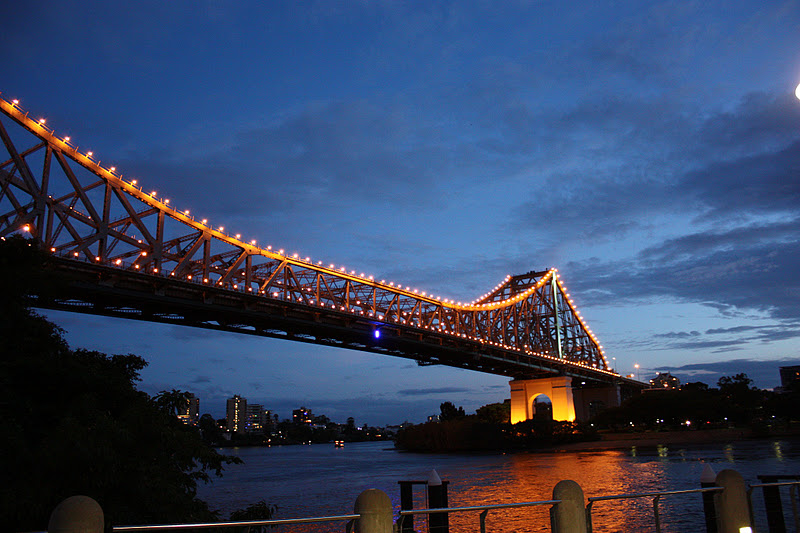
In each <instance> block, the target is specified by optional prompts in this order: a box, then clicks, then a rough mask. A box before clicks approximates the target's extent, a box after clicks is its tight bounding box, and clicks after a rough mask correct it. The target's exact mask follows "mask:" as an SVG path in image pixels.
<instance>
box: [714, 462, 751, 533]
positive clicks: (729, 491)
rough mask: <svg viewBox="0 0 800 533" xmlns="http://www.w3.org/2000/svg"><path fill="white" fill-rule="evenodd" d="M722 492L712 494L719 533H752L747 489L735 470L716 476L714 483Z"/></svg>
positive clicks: (725, 471) (727, 470)
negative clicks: (750, 532)
mask: <svg viewBox="0 0 800 533" xmlns="http://www.w3.org/2000/svg"><path fill="white" fill-rule="evenodd" d="M715 483H716V485H717V486H718V487H723V489H724V490H723V491H722V492H717V493H715V494H714V507H715V508H716V510H717V531H718V532H719V533H741V532H744V531H752V527H753V523H752V520H751V518H750V505H749V504H748V502H747V487H746V486H745V483H744V478H742V475H741V474H740V473H739V472H737V471H736V470H731V469H726V470H723V471H721V472H720V473H719V474H717V479H716V481H715Z"/></svg>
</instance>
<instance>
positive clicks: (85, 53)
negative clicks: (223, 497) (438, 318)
mask: <svg viewBox="0 0 800 533" xmlns="http://www.w3.org/2000/svg"><path fill="white" fill-rule="evenodd" d="M118 4H127V7H125V6H124V5H118ZM3 17H4V23H3V26H4V28H3V31H2V32H0V50H2V52H3V63H4V68H3V75H2V77H0V92H2V94H0V96H2V97H3V98H5V99H6V100H11V99H19V100H20V105H21V106H22V107H23V108H24V109H26V110H27V111H29V112H30V113H32V114H35V115H37V116H43V117H47V124H48V125H49V126H51V127H52V128H54V130H55V132H56V134H59V135H70V136H71V138H72V139H73V142H74V143H75V144H77V145H79V146H80V147H81V149H82V150H83V149H90V150H92V151H93V152H94V153H95V154H96V157H97V158H98V159H100V160H101V161H102V162H103V163H104V164H105V163H108V164H114V165H115V166H116V167H117V168H118V169H120V170H121V172H122V173H123V174H124V175H126V176H135V177H137V179H139V181H140V183H142V184H143V185H144V186H145V187H152V188H153V189H156V190H158V191H159V195H163V196H164V197H167V198H170V199H172V203H173V205H175V206H176V207H178V208H182V209H191V210H192V212H193V213H196V214H197V215H199V216H202V217H203V218H208V219H209V220H210V221H211V223H212V224H215V225H224V226H225V227H226V228H230V229H231V231H232V232H235V233H241V234H242V236H243V239H246V240H249V239H257V240H258V242H259V243H260V244H263V245H266V244H271V245H273V246H274V247H279V248H285V249H286V250H287V252H298V253H300V254H301V255H304V256H310V257H312V258H313V259H315V260H316V259H320V260H323V261H325V262H331V263H336V264H340V265H346V266H347V267H348V268H352V269H355V270H357V271H359V272H365V273H366V274H368V275H369V274H371V275H374V276H375V277H376V278H377V279H387V280H388V279H392V280H396V281H398V282H402V283H403V284H404V285H409V286H411V287H416V288H419V289H420V290H425V291H428V292H429V293H435V294H438V295H441V296H442V297H447V298H452V299H455V300H464V301H468V300H472V299H474V298H475V297H476V296H479V295H481V294H483V293H485V292H486V291H487V290H488V289H489V288H491V287H494V286H495V285H496V284H497V283H498V282H500V281H501V280H503V278H504V277H505V276H506V275H508V274H520V273H524V272H528V271H530V270H545V269H547V268H550V267H556V268H558V269H559V272H560V274H561V276H562V279H563V280H564V282H565V284H566V285H567V286H568V287H569V289H570V292H571V294H572V296H573V299H574V300H575V302H576V304H577V306H578V308H579V309H580V310H581V312H582V314H583V316H584V317H585V319H586V321H587V322H588V324H589V325H590V327H591V328H592V330H593V331H594V332H595V334H596V335H597V336H598V337H599V339H600V341H601V342H602V344H603V346H604V347H605V352H606V356H607V357H608V359H609V360H613V361H615V363H616V367H617V370H618V371H619V372H620V373H623V374H624V373H629V372H633V368H634V364H636V363H638V364H639V365H640V367H641V368H640V369H639V374H640V378H641V379H643V380H646V379H649V378H650V377H653V376H654V374H655V372H656V371H666V370H669V371H671V372H672V373H673V374H676V375H678V376H679V377H680V378H681V380H682V381H684V382H685V381H706V382H707V383H709V384H712V385H714V384H716V381H717V379H718V378H719V376H721V375H731V374H734V373H737V372H747V373H748V375H750V376H751V377H752V378H754V379H755V380H756V384H757V385H758V386H760V387H773V386H776V385H778V384H779V376H778V367H779V366H785V365H788V364H800V276H798V272H800V241H799V240H798V235H800V100H798V98H797V97H795V94H794V92H795V87H797V85H798V83H800V3H798V2H797V1H796V0H787V1H770V0H766V1H765V0H753V1H736V0H730V1H725V2H721V1H711V2H709V1H696V2H695V1H679V2H643V1H630V2H617V1H606V2H590V1H581V0H578V1H573V2H550V1H538V2H537V1H531V2H526V1H522V0H515V1H508V2H484V1H480V2H478V1H475V2H471V1H464V2H456V1H453V2H438V1H430V2H427V1H426V2H400V1H380V0H376V1H366V0H362V1H351V2H334V1H331V2H323V1H319V2H317V1H294V0H292V1H285V2H283V1H280V2H279V1H269V2H230V3H229V2H213V1H195V2H183V1H177V2H162V1H158V2H153V1H139V2H130V3H122V2H105V1H104V2H85V1H82V2H72V1H61V2H45V1H26V2H11V3H9V4H8V5H6V6H5V7H4V11H3ZM46 315H47V316H49V317H50V318H51V319H52V320H54V321H55V322H56V323H57V324H59V325H60V326H61V327H63V328H64V329H65V330H66V331H67V338H68V340H69V342H70V344H71V345H72V346H73V347H85V348H90V349H97V350H101V351H104V352H107V353H135V354H137V355H141V356H142V357H144V358H145V359H147V360H148V361H149V363H150V365H149V367H148V368H147V369H146V370H145V371H144V372H143V373H142V378H143V380H142V383H141V388H142V389H143V390H145V391H147V392H149V393H156V392H158V391H160V390H164V389H182V390H189V391H192V392H194V393H195V394H196V395H197V396H199V397H200V400H201V411H202V412H211V413H212V414H214V415H215V416H217V417H219V416H223V415H224V402H225V398H227V397H230V396H232V395H233V394H241V395H242V396H244V397H246V398H247V399H248V400H249V401H251V402H256V403H263V404H264V406H265V408H267V409H273V410H276V411H277V413H278V414H279V415H280V417H281V418H288V417H290V416H291V409H293V408H297V407H299V406H300V405H304V406H306V407H308V408H310V409H311V410H313V412H314V413H315V414H326V415H328V416H329V417H330V418H331V419H333V420H335V421H339V422H344V421H345V419H346V418H347V417H348V416H353V417H354V418H355V419H356V422H357V423H359V424H362V423H368V424H370V425H382V424H391V423H400V422H402V421H404V420H409V421H412V422H420V421H423V420H424V417H425V416H427V415H430V414H435V413H437V412H438V411H439V404H440V403H441V402H443V401H452V402H453V403H455V404H456V405H463V406H464V408H465V409H466V410H467V411H468V412H472V411H474V410H475V409H476V408H477V407H479V406H481V405H484V404H487V403H493V402H501V401H503V399H505V398H508V397H509V387H508V378H504V377H501V376H492V375H488V374H482V373H478V372H473V371H467V370H458V369H451V368H447V367H436V366H433V367H430V366H428V367H418V366H417V365H416V364H415V363H414V362H413V361H409V360H405V359H400V358H393V357H389V356H384V355H377V354H371V353H362V352H353V351H346V350H341V349H334V348H324V347H318V346H314V345H308V344H302V343H291V342H287V341H279V340H273V339H265V338H258V337H251V336H246V335H236V334H232V333H220V332H214V331H207V330H198V329H192V328H185V327H184V328H182V327H178V326H166V325H157V324H148V323H141V322H135V321H125V320H121V319H106V318H100V317H92V316H83V315H76V314H69V313H61V312H59V313H56V312H47V313H46ZM612 358H614V359H612Z"/></svg>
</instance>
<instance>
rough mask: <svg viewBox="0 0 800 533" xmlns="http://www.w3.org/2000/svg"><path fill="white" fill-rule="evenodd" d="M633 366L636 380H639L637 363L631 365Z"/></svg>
mask: <svg viewBox="0 0 800 533" xmlns="http://www.w3.org/2000/svg"><path fill="white" fill-rule="evenodd" d="M633 368H635V369H636V381H639V363H636V364H635V365H633Z"/></svg>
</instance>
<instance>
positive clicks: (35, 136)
mask: <svg viewBox="0 0 800 533" xmlns="http://www.w3.org/2000/svg"><path fill="white" fill-rule="evenodd" d="M0 110H1V111H2V112H3V114H4V115H5V116H7V117H9V118H11V119H12V121H9V124H10V125H11V126H17V129H18V130H19V131H18V132H16V133H20V132H22V133H24V135H23V137H25V140H24V141H23V142H24V143H28V144H30V147H29V148H25V146H26V145H25V144H20V143H19V142H18V141H17V140H16V136H14V137H12V134H11V133H9V131H8V130H7V129H6V127H5V126H4V124H3V121H2V120H0V139H1V140H2V142H3V146H4V147H5V149H6V152H7V154H8V158H7V159H5V158H4V157H3V156H2V155H0V159H3V161H2V162H1V163H0V237H3V236H6V235H9V234H11V233H16V232H20V231H23V230H27V232H29V233H30V234H31V235H32V236H33V237H35V238H36V239H37V240H38V241H39V242H40V243H41V246H42V247H43V249H45V250H48V251H50V252H51V253H52V254H53V256H54V257H56V258H59V260H58V261H56V262H54V263H53V264H57V265H58V269H59V270H60V271H63V272H69V273H70V274H71V275H73V276H74V286H73V288H71V289H70V290H69V291H68V294H67V293H65V295H64V296H63V297H62V298H57V299H54V300H51V301H41V302H39V305H41V306H50V307H58V308H65V309H73V310H76V311H82V312H92V313H97V314H109V315H114V316H128V317H131V318H138V319H142V320H152V321H166V322H177V323H183V324H187V325H194V326H198V327H209V328H214V329H230V330H232V331H240V330H241V331H242V332H245V333H253V334H259V335H265V336H279V337H287V338H293V339H294V340H301V341H306V342H317V343H323V344H331V345H342V343H345V344H347V347H351V348H352V347H355V348H356V349H369V350H370V351H378V352H384V351H385V350H386V347H387V346H390V345H392V344H394V345H396V346H395V348H394V350H395V352H397V353H392V355H399V356H403V357H410V358H413V359H416V360H417V361H420V362H434V363H442V364H449V365H452V366H461V367H466V368H475V369H478V370H483V371H487V372H494V373H500V374H503V375H510V376H515V377H518V376H526V375H533V374H537V373H553V372H569V373H573V374H577V375H582V376H585V375H590V376H595V377H598V376H613V374H612V373H611V372H610V371H609V368H608V365H607V362H606V360H605V358H604V356H603V354H602V350H601V348H600V346H599V343H598V342H597V340H596V339H595V338H594V337H593V335H592V334H591V332H590V331H589V330H588V328H587V327H586V326H585V324H584V323H583V322H582V320H581V319H580V317H579V315H578V313H577V311H576V310H575V309H574V307H573V305H572V303H571V301H570V300H569V298H568V296H567V295H566V293H565V291H564V289H563V287H562V285H561V282H560V280H559V279H558V275H557V273H556V272H555V271H554V270H548V271H541V272H529V273H527V274H524V275H520V276H514V277H508V278H507V279H506V280H505V281H504V282H503V283H502V284H500V285H498V287H496V288H495V289H494V290H493V291H491V292H490V293H489V294H487V295H485V296H484V297H482V298H480V299H478V300H476V301H474V302H472V303H470V304H455V303H453V302H448V301H443V300H439V299H436V298H433V297H431V296H427V295H425V294H424V293H423V294H418V293H417V292H416V291H411V290H409V289H408V288H406V289H403V288H402V287H400V286H395V285H394V284H392V283H389V284H387V283H385V282H377V281H375V280H373V279H372V278H371V277H364V276H363V275H360V276H358V275H356V274H355V272H353V271H350V272H347V271H346V270H344V268H343V267H342V268H339V269H337V268H335V267H334V265H328V266H324V265H322V264H321V262H317V263H313V262H311V261H310V260H308V259H301V258H299V257H297V256H296V255H293V256H288V255H285V254H284V253H283V251H280V252H275V251H273V250H271V249H269V248H267V249H264V248H260V247H257V246H255V244H253V243H250V244H248V243H245V242H243V241H241V240H240V239H239V238H238V236H236V237H231V236H229V235H227V234H225V233H223V231H222V228H219V229H214V228H213V227H211V226H209V225H207V224H206V223H205V221H197V220H195V219H194V218H193V217H191V216H190V215H189V212H188V211H184V212H181V211H178V210H176V209H174V208H172V207H171V206H170V205H169V200H165V199H159V198H157V197H156V195H155V194H154V193H152V194H148V193H147V192H146V191H143V190H142V189H141V188H140V187H138V186H137V185H136V182H135V181H126V180H124V179H122V176H121V175H118V174H117V173H116V171H115V169H113V168H105V167H102V166H100V164H99V163H98V162H95V161H94V159H93V158H92V157H91V154H90V153H89V154H83V153H80V152H79V151H78V150H77V149H75V148H74V147H73V146H72V145H71V144H69V143H68V142H66V141H65V140H63V139H59V138H58V137H56V136H55V135H54V134H53V132H52V131H50V130H48V129H47V128H45V127H44V126H43V124H41V123H39V122H36V121H34V120H32V119H30V118H28V117H27V115H26V114H24V113H23V112H22V111H21V110H20V109H19V108H18V107H17V106H15V105H14V104H11V103H9V102H6V101H5V100H2V99H0ZM19 126H22V128H19ZM18 145H19V146H20V147H21V148H18ZM0 154H2V152H0ZM89 265H91V267H89ZM133 280H135V283H134V282H133ZM74 287H80V291H76V290H75V289H74ZM188 287H191V288H192V289H191V290H188V289H187V288H188ZM199 295H202V297H201V296H199ZM223 300H224V301H226V302H229V304H230V305H228V304H226V305H225V306H223V307H220V306H219V303H218V302H219V301H223ZM232 309H238V311H236V312H234V311H233V310H232ZM256 309H259V310H260V311H259V312H260V313H263V315H260V316H255V315H253V313H254V312H255V311H254V310H256ZM210 310H214V312H215V313H218V314H219V316H218V317H217V318H216V319H215V318H214V315H213V313H211V314H210ZM237 313H238V314H241V316H239V318H236V319H233V318H231V317H232V315H237ZM293 314H297V315H298V316H302V317H303V318H302V319H300V318H297V319H296V321H295V322H291V321H289V322H286V321H287V320H289V318H287V317H290V316H292V315H293ZM237 316H238V315H237ZM244 317H247V319H246V320H245V319H244ZM298 320H299V322H297V321H298ZM284 322H286V324H290V326H289V325H286V324H284V325H283V326H281V327H275V325H274V324H278V323H281V324H283V323H284ZM241 324H247V325H246V326H242V327H239V326H241ZM270 324H273V326H270ZM298 324H302V326H300V325H298ZM303 328H305V330H307V331H309V332H311V333H305V334H304V333H303V331H304V329H303ZM365 328H366V329H367V330H371V331H374V330H375V329H376V328H380V329H381V330H382V331H387V332H389V331H391V332H393V334H392V340H387V339H386V336H385V335H384V338H383V339H382V340H381V342H380V343H379V344H378V343H374V342H371V343H368V344H363V339H362V340H361V341H358V342H356V341H350V340H346V339H349V338H350V337H353V335H355V336H356V338H361V336H363V331H362V330H363V329H365ZM304 337H308V338H304ZM356 345H363V346H365V347H361V348H359V347H358V346H356ZM442 353H447V354H448V355H447V356H446V357H442V356H441V354H442ZM437 354H438V355H437ZM459 354H460V355H459ZM498 354H500V355H498ZM488 363H492V364H491V365H489V364H488Z"/></svg>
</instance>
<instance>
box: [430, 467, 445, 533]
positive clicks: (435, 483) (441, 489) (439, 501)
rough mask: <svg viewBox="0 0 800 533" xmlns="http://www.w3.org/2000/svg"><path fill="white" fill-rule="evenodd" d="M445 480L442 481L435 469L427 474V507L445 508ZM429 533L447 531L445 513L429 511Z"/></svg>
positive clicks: (443, 532)
mask: <svg viewBox="0 0 800 533" xmlns="http://www.w3.org/2000/svg"><path fill="white" fill-rule="evenodd" d="M447 505H448V504H447V481H442V478H440V477H439V474H438V473H437V472H436V470H431V473H430V475H429V476H428V508H430V509H446V508H447ZM428 530H430V533H449V531H450V518H449V516H448V515H447V513H431V514H429V515H428Z"/></svg>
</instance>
